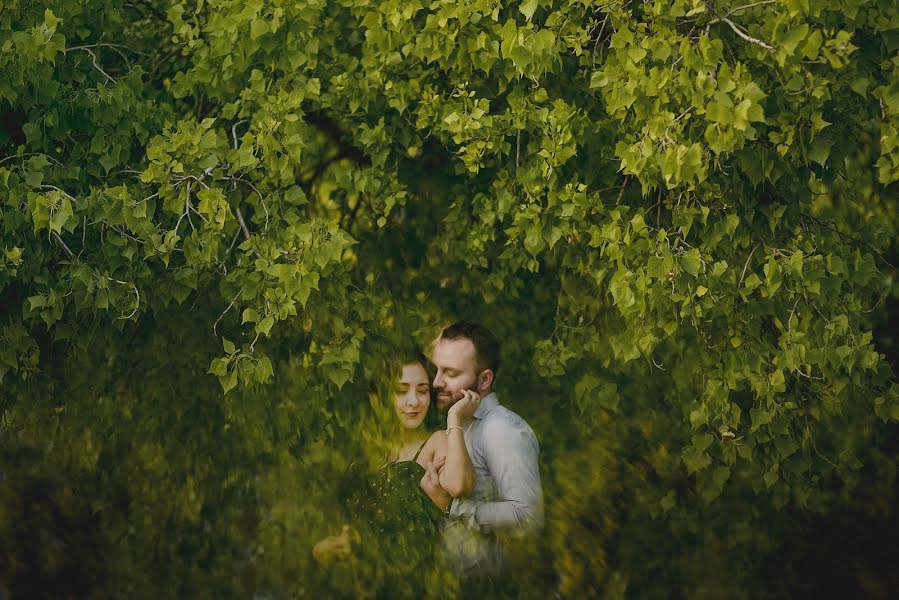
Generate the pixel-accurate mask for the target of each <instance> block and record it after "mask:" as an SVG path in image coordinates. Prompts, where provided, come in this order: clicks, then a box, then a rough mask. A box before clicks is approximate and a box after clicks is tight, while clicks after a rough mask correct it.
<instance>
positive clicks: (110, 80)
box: [66, 46, 116, 83]
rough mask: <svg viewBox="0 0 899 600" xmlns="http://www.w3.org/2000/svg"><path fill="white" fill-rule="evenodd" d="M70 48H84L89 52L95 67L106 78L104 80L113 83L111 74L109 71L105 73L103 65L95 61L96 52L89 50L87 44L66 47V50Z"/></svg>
mask: <svg viewBox="0 0 899 600" xmlns="http://www.w3.org/2000/svg"><path fill="white" fill-rule="evenodd" d="M70 50H84V51H85V52H87V53H88V54H90V55H91V60H92V62H93V63H94V67H96V69H97V70H98V71H100V73H102V74H103V77H105V78H106V82H107V83H115V82H116V81H115V79H113V78H112V76H111V75H110V74H109V73H107V72H106V71H104V70H103V67H101V66H100V65H99V64H98V63H97V54H96V53H95V52H94V51H93V50H91V49H90V47H88V46H73V47H71V48H66V52H69V51H70Z"/></svg>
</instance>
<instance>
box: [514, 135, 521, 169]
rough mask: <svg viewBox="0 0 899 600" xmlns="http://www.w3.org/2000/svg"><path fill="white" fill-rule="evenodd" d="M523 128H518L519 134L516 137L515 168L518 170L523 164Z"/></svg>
mask: <svg viewBox="0 0 899 600" xmlns="http://www.w3.org/2000/svg"><path fill="white" fill-rule="evenodd" d="M520 157H521V130H520V129H519V130H518V135H517V136H516V139H515V170H516V171H518V167H519V165H520V164H521V161H520Z"/></svg>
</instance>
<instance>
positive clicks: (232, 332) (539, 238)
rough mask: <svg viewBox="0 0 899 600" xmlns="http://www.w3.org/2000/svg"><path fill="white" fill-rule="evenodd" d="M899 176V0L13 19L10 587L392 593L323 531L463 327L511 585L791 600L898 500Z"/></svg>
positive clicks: (672, 1) (167, 4)
mask: <svg viewBox="0 0 899 600" xmlns="http://www.w3.org/2000/svg"><path fill="white" fill-rule="evenodd" d="M897 179H899V10H897V9H896V8H895V5H894V4H893V3H890V2H882V1H877V0H767V1H759V2H752V1H749V0H746V1H745V2H742V1H739V0H738V1H735V2H730V1H725V0H713V1H711V2H704V1H700V0H667V1H666V0H656V1H646V2H637V1H624V0H617V1H609V2H601V3H600V2H587V1H581V0H525V1H523V2H514V1H511V2H510V1H503V0H382V1H379V2H370V1H366V0H330V1H325V0H310V1H302V0H298V1H291V2H287V1H282V0H266V1H263V0H249V1H247V0H239V1H238V0H209V1H204V0H185V1H176V0H160V1H145V0H126V1H125V2H113V1H112V0H91V1H89V2H88V1H84V0H60V1H47V2H32V1H30V0H0V419H2V424H0V596H3V597H7V596H9V597H14V598H19V597H22V598H25V597H34V596H44V597H50V596H53V597H128V598H131V597H136V598H140V597H232V596H233V597H243V598H247V597H252V596H253V595H254V594H257V595H259V596H260V597H310V596H316V597H322V596H324V597H329V596H332V597H341V596H344V597H353V596H357V597H364V596H371V595H374V594H376V593H377V589H378V587H377V586H378V584H377V579H378V577H380V576H382V575H383V573H380V574H379V569H378V565H379V563H378V555H377V552H373V553H370V556H369V558H368V559H365V560H363V558H361V556H362V555H360V556H359V557H357V558H355V559H353V560H352V561H349V562H348V563H346V564H343V565H341V566H340V567H339V568H337V567H335V568H334V569H330V570H329V569H321V568H319V567H318V565H317V564H316V563H315V562H314V561H313V558H312V555H311V546H312V544H313V543H314V542H315V541H317V540H319V539H321V538H322V537H324V536H325V535H328V534H334V533H337V532H338V531H339V530H340V526H341V524H342V523H343V522H344V521H345V520H346V519H347V518H350V517H352V518H357V519H358V518H360V515H350V516H349V517H348V516H347V514H346V513H347V511H346V510H345V507H344V506H343V504H342V503H343V499H344V497H345V496H346V494H347V489H346V488H347V486H350V487H351V483H352V477H351V476H350V475H348V474H346V473H348V472H350V471H351V470H352V469H358V468H360V465H361V467H370V466H372V465H373V464H375V463H376V462H377V460H376V457H374V456H372V455H373V452H372V451H371V450H372V449H373V448H378V447H379V446H378V443H379V442H378V436H379V435H380V434H379V432H381V430H382V428H381V427H380V426H379V423H380V421H379V420H378V417H377V415H378V414H379V408H383V407H379V406H378V403H377V402H374V403H372V402H371V401H370V398H369V389H370V386H371V382H372V381H374V380H377V379H378V378H379V377H383V376H384V369H383V361H384V357H383V356H381V355H382V354H383V353H384V352H388V351H387V350H385V348H387V347H389V345H390V343H394V342H398V341H403V340H404V339H406V340H408V339H413V340H415V342H417V343H418V344H420V345H421V346H424V344H425V343H426V341H427V340H428V339H429V338H430V337H431V336H433V335H434V334H435V333H436V332H437V330H438V329H437V328H438V327H439V325H440V324H441V323H443V322H445V321H446V320H448V319H454V318H461V317H465V318H468V319H470V320H480V321H482V322H485V323H487V324H488V325H489V326H491V327H492V328H494V330H495V333H496V334H497V335H498V336H499V337H500V338H501V339H502V341H503V344H504V355H505V366H504V367H503V369H502V371H501V373H500V376H499V393H500V396H501V398H502V400H503V401H504V403H505V404H507V405H508V406H510V407H511V408H513V409H514V410H516V411H517V412H519V413H521V414H522V415H523V416H524V417H525V418H526V419H528V421H529V422H530V423H531V425H532V426H533V428H534V429H535V431H536V432H537V434H538V438H539V439H540V443H541V449H542V452H541V461H542V468H543V473H544V485H545V493H546V498H547V526H546V529H545V531H544V534H543V536H542V537H541V538H540V540H539V544H538V547H537V548H536V549H534V552H535V553H536V557H532V559H531V566H530V567H529V568H528V569H524V570H520V571H516V574H515V577H516V579H517V580H518V581H519V583H520V586H521V588H520V589H521V590H522V592H521V593H522V595H523V597H530V596H534V597H541V598H545V597H548V596H550V595H551V594H552V593H553V592H555V591H558V592H559V593H560V594H561V595H562V596H563V597H566V598H580V597H608V598H621V597H632V598H670V597H684V598H687V597H689V598H720V597H724V596H725V595H726V596H728V597H734V598H748V597H757V596H758V595H760V594H765V595H767V596H769V597H770V596H777V595H791V594H792V593H793V592H795V591H796V590H797V589H799V587H801V586H802V585H803V581H802V577H803V576H804V575H808V572H807V571H806V572H803V571H802V570H801V569H800V570H797V569H798V568H799V567H798V566H797V565H798V563H796V562H795V560H794V558H795V557H792V558H791V555H790V554H789V553H787V554H784V548H794V549H798V550H797V551H801V550H802V548H803V546H802V545H801V544H799V545H797V544H798V540H802V539H803V538H804V537H805V536H806V535H807V531H806V530H805V529H803V528H802V527H800V526H799V525H798V524H801V523H808V522H815V520H816V519H827V518H830V517H828V515H830V516H831V517H833V516H837V515H841V514H849V513H852V514H860V515H865V516H866V518H868V519H870V520H871V522H872V523H878V522H887V521H885V520H886V519H890V518H893V519H895V517H894V516H891V515H892V512H891V511H892V510H893V508H894V507H893V504H894V500H895V488H894V485H895V474H896V460H895V458H896V456H895V447H893V448H892V450H890V448H889V447H888V446H885V445H884V440H885V439H886V437H887V433H888V431H890V430H889V429H888V428H890V427H895V422H896V421H897V419H899V400H897V387H896V384H895V383H894V381H895V380H894V378H893V373H892V369H891V367H890V364H889V363H890V360H888V359H887V358H886V357H887V356H888V355H889V356H893V357H895V349H896V342H895V338H893V337H892V336H893V335H894V334H893V333H891V332H890V330H889V328H888V327H887V324H888V319H889V318H890V314H891V307H893V309H892V310H893V314H894V315H895V306H896V304H895V298H896V291H897V286H896V283H895V276H896V269H895V267H894V266H893V265H894V264H895V259H896V257H897V255H899V252H897V243H896V242H897V240H896V235H895V233H896V230H897V226H899V214H897V205H896V191H897V183H896V181H897ZM893 324H894V325H895V319H894V320H893ZM890 353H892V354H890ZM893 431H894V432H895V429H893ZM363 471H364V469H363ZM353 472H355V471H353ZM878 519H881V521H878ZM893 522H895V521H893ZM850 528H851V524H850ZM810 539H811V538H810ZM823 539H824V540H825V541H824V542H822V544H824V545H826V544H827V541H826V540H827V538H826V537H825V538H823ZM387 558H388V557H385V562H384V564H389V561H387ZM354 561H355V562H354ZM842 566H843V567H844V568H845V570H846V571H847V574H846V575H845V577H846V578H848V580H851V581H856V580H858V581H859V583H857V589H859V590H862V589H864V590H867V593H869V594H872V595H874V596H877V595H878V594H881V593H885V590H886V588H885V587H884V586H885V583H884V581H883V580H879V579H878V576H877V573H867V574H865V573H863V574H861V575H857V574H856V573H855V571H854V570H853V569H855V567H853V566H852V565H851V564H845V565H842ZM432 575H433V577H434V579H433V581H434V585H433V586H432V587H431V588H430V589H431V590H432V592H433V594H432V595H433V596H435V597H439V596H446V595H451V594H452V593H453V590H454V589H455V588H454V584H453V582H451V581H450V582H449V583H445V582H443V581H442V580H441V579H440V577H439V576H440V575H441V574H440V573H439V572H435V573H432V574H423V577H431V576H432ZM816 576H819V577H821V575H820V573H816ZM428 581H430V580H428ZM852 585H856V584H855V583H853V584H852ZM797 586H799V587H797ZM852 589H856V588H852Z"/></svg>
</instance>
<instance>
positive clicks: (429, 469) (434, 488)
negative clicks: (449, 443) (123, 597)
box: [421, 457, 453, 510]
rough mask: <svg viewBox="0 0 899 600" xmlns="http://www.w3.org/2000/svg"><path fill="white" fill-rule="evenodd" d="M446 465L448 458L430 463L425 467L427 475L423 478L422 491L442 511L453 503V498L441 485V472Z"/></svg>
mask: <svg viewBox="0 0 899 600" xmlns="http://www.w3.org/2000/svg"><path fill="white" fill-rule="evenodd" d="M445 463H446V457H441V458H439V459H438V460H437V462H436V463H434V462H429V463H428V464H427V466H425V475H424V477H422V478H421V489H423V490H424V491H425V493H426V494H427V495H428V498H430V499H431V501H432V502H433V503H434V504H436V505H437V508H439V509H440V510H444V509H446V507H447V506H449V503H450V502H452V501H453V497H452V496H450V495H449V493H447V491H446V490H445V489H443V486H441V485H440V474H439V471H440V470H441V469H442V468H443V465H444V464H445Z"/></svg>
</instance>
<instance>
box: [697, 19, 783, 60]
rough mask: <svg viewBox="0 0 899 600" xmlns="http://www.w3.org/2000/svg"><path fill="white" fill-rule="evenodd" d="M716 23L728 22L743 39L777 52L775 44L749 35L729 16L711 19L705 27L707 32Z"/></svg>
mask: <svg viewBox="0 0 899 600" xmlns="http://www.w3.org/2000/svg"><path fill="white" fill-rule="evenodd" d="M716 23H727V24H728V25H729V26H730V28H731V29H733V30H734V33H736V34H737V35H738V36H740V37H741V38H743V39H744V40H746V41H747V42H750V43H752V44H755V45H757V46H761V47H762V48H764V49H765V50H767V51H768V52H775V51H776V48H774V46H772V45H770V44H766V43H765V42H763V41H762V40H757V39H755V38H754V37H752V36H751V35H749V34H747V33H746V32H744V31H743V30H742V29H740V27H739V26H738V25H737V24H736V23H734V22H733V21H731V20H730V19H728V18H727V17H721V18H719V19H713V20H711V21H709V22H708V25H706V28H705V30H706V33H708V31H709V28H710V27H711V26H712V25H715V24H716Z"/></svg>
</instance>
